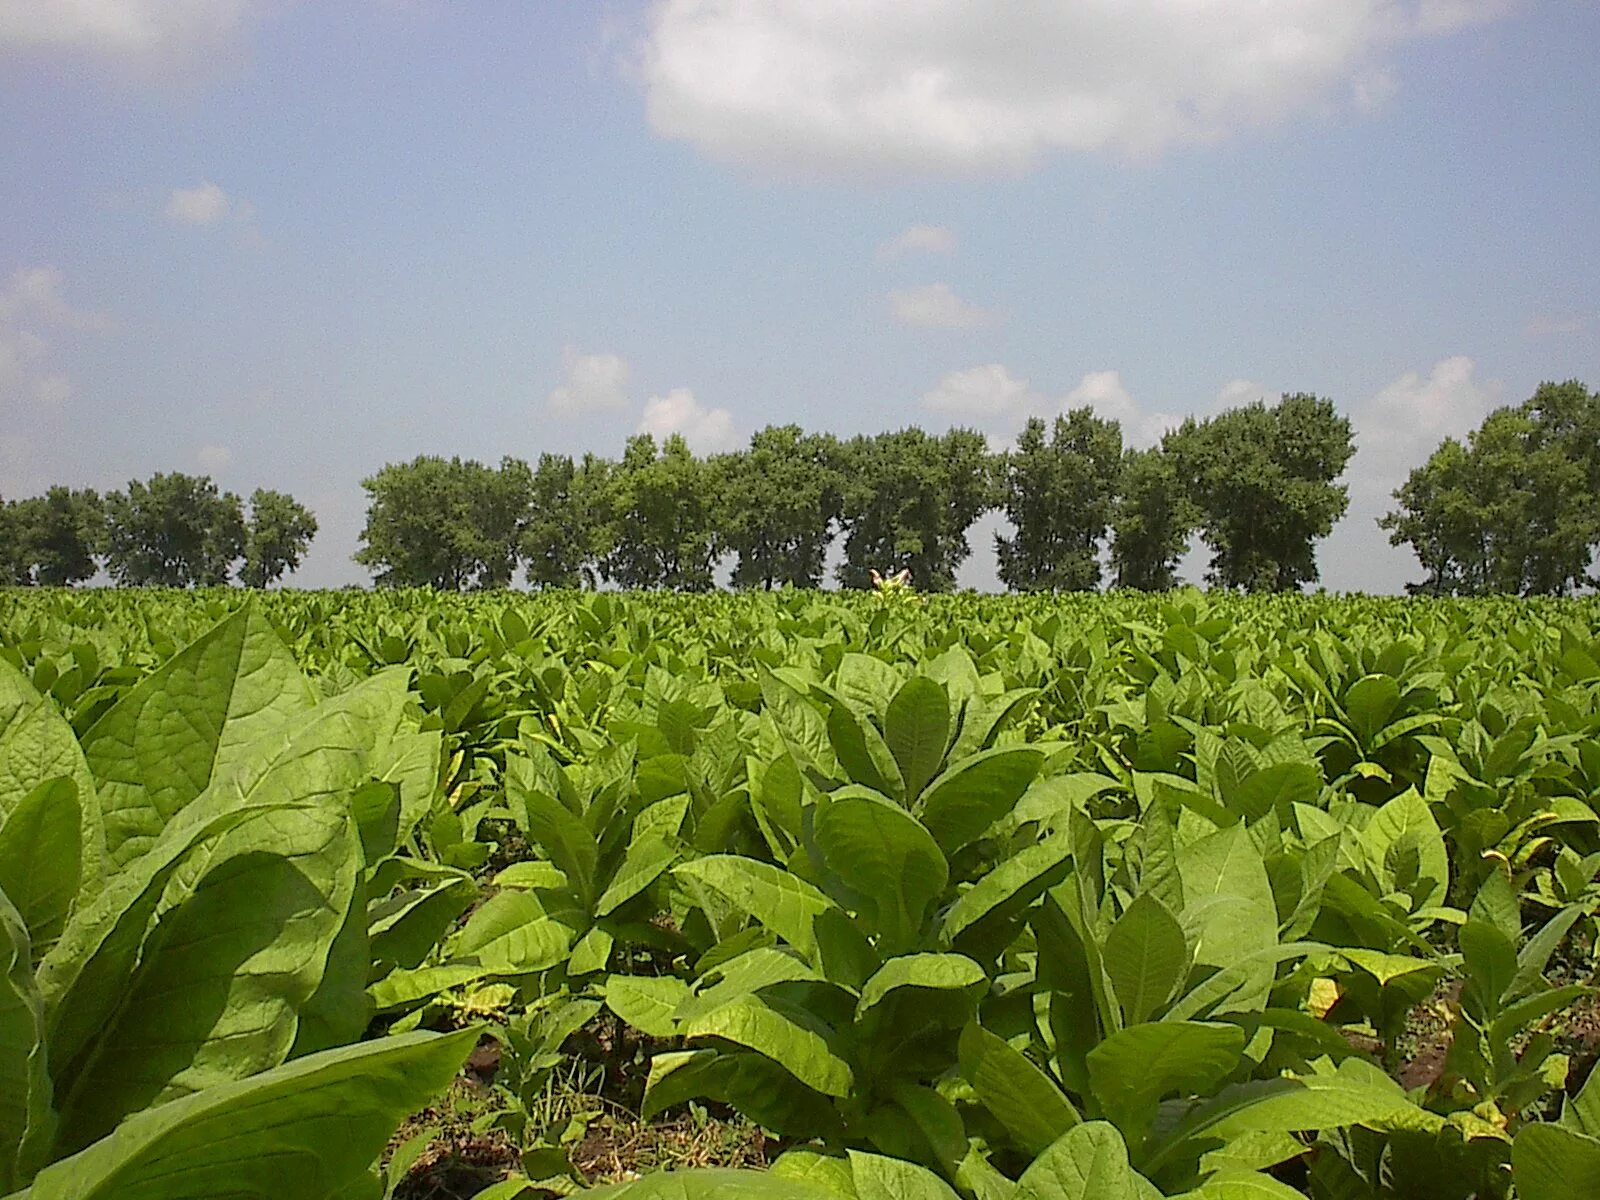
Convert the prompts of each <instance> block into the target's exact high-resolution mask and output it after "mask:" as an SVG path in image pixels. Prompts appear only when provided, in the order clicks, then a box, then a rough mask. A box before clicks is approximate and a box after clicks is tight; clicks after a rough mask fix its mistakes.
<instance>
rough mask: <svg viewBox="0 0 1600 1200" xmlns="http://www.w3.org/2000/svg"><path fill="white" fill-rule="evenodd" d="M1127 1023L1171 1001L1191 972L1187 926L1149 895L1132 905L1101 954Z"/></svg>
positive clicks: (1113, 927) (1113, 931)
mask: <svg viewBox="0 0 1600 1200" xmlns="http://www.w3.org/2000/svg"><path fill="white" fill-rule="evenodd" d="M1101 958H1102V960H1103V961H1104V963H1105V968H1106V974H1107V975H1109V976H1111V987H1112V990H1113V991H1114V992H1115V993H1116V997H1117V1002H1118V1003H1119V1004H1121V1006H1122V1014H1123V1018H1124V1020H1126V1022H1127V1023H1128V1024H1129V1025H1137V1024H1138V1023H1139V1022H1141V1021H1144V1020H1146V1019H1147V1018H1148V1017H1149V1016H1150V1014H1151V1013H1153V1012H1155V1011H1156V1009H1158V1008H1160V1007H1161V1006H1162V1005H1163V1004H1165V1003H1166V1002H1167V1001H1168V1000H1170V999H1171V998H1172V995H1173V993H1174V992H1175V991H1176V990H1177V988H1178V985H1179V984H1181V983H1182V982H1183V980H1184V977H1185V976H1187V975H1188V973H1189V947H1188V944H1187V943H1186V942H1185V941H1184V937H1183V926H1182V925H1180V924H1178V918H1177V917H1175V916H1173V915H1172V913H1171V912H1169V911H1168V910H1167V907H1166V905H1164V904H1162V903H1161V901H1159V900H1157V899H1156V898H1155V897H1154V896H1153V895H1151V894H1149V893H1148V892H1147V893H1145V894H1144V895H1142V896H1140V897H1139V898H1138V899H1136V900H1135V901H1134V902H1133V903H1132V904H1130V905H1129V906H1128V911H1127V912H1125V913H1123V914H1122V916H1120V917H1118V918H1117V921H1116V923H1115V924H1114V925H1112V926H1111V929H1110V932H1108V933H1107V934H1106V940H1105V946H1104V948H1103V950H1102V951H1101Z"/></svg>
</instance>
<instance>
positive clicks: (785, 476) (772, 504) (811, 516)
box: [712, 425, 844, 589]
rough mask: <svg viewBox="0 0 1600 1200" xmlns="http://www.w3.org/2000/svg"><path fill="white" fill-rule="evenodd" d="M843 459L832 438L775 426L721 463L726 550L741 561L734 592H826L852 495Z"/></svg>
mask: <svg viewBox="0 0 1600 1200" xmlns="http://www.w3.org/2000/svg"><path fill="white" fill-rule="evenodd" d="M838 455H839V449H838V442H837V441H836V440H835V439H834V438H833V437H832V436H830V435H824V434H807V433H805V432H804V431H803V430H801V428H800V427H799V426H798V425H782V426H777V425H769V426H768V427H767V428H765V429H762V430H759V431H758V432H757V433H755V434H754V435H753V436H752V437H751V439H750V447H749V449H748V450H742V451H740V452H738V453H736V454H726V455H722V456H721V457H719V458H717V459H714V460H713V462H712V466H713V469H714V470H715V471H717V472H718V473H719V474H720V476H721V497H722V507H721V510H720V512H719V514H718V528H719V530H720V532H721V535H722V539H721V540H722V545H723V546H724V547H725V548H726V549H727V550H729V551H731V552H732V553H733V554H734V555H736V556H737V557H736V559H735V562H734V568H733V586H734V587H737V588H754V587H760V588H767V589H770V588H775V587H784V586H789V587H801V588H814V587H820V586H821V584H822V572H823V559H824V557H825V556H826V554H827V550H828V545H829V543H830V542H831V541H832V540H833V535H834V524H835V522H837V521H838V519H839V514H840V504H841V493H842V491H843V487H844V480H843V476H842V475H841V473H840V471H839V468H838V465H837V459H838Z"/></svg>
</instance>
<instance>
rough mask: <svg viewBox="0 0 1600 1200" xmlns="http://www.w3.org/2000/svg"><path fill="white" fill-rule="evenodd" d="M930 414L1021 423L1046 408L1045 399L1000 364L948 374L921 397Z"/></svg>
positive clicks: (1047, 402)
mask: <svg viewBox="0 0 1600 1200" xmlns="http://www.w3.org/2000/svg"><path fill="white" fill-rule="evenodd" d="M922 403H923V405H924V406H926V407H927V408H929V409H932V410H933V411H934V412H938V413H946V414H948V415H949V416H951V417H956V418H960V419H962V420H971V421H976V422H979V423H980V424H981V423H988V422H993V423H996V424H1001V423H1003V424H1021V422H1022V421H1024V420H1026V419H1027V418H1028V417H1029V416H1030V415H1032V414H1034V413H1036V412H1039V411H1042V410H1043V409H1044V408H1045V407H1047V406H1048V405H1049V398H1048V397H1046V396H1045V395H1043V394H1042V393H1040V392H1037V391H1035V390H1034V388H1033V385H1032V384H1031V383H1029V382H1028V381H1027V380H1026V379H1018V378H1017V377H1016V376H1015V375H1013V374H1012V373H1011V372H1010V370H1008V369H1007V368H1006V367H1005V366H1003V365H1002V364H1000V363H986V364H984V365H983V366H981V367H968V368H967V369H966V370H963V371H951V372H950V373H949V374H948V375H946V376H945V377H944V378H943V379H941V380H939V382H938V383H937V384H936V385H935V386H934V387H933V389H932V390H931V391H929V392H927V393H926V394H925V395H924V396H923V397H922Z"/></svg>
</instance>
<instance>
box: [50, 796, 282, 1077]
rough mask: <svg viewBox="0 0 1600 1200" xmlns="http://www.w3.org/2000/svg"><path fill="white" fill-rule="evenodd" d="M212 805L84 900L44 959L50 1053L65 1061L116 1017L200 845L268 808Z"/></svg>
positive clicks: (183, 818) (195, 811)
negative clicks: (173, 884)
mask: <svg viewBox="0 0 1600 1200" xmlns="http://www.w3.org/2000/svg"><path fill="white" fill-rule="evenodd" d="M266 811H272V810H271V809H270V808H261V807H243V808H241V807H234V806H231V805H226V806H225V805H219V804H217V803H215V802H214V801H212V802H204V801H203V802H200V803H197V804H194V805H191V806H190V808H189V809H188V810H186V811H185V812H184V813H183V814H182V815H180V816H179V817H178V818H177V819H175V820H174V821H173V822H172V823H171V824H169V825H168V826H167V827H166V828H165V829H164V830H162V831H161V836H160V837H158V838H157V839H156V841H155V844H154V845H152V846H151V848H150V849H149V850H148V851H147V852H146V853H144V854H143V855H141V856H140V857H139V858H138V859H137V860H135V862H134V863H132V864H130V865H129V867H128V868H127V869H125V870H123V871H120V872H118V873H117V874H116V875H115V876H113V877H112V878H111V879H110V880H109V881H108V883H107V885H106V888H105V890H104V891H102V892H101V893H100V894H99V895H97V896H95V897H94V899H93V901H92V902H90V903H87V904H80V905H79V906H78V908H77V909H76V910H75V911H74V912H73V914H72V916H71V918H70V919H69V920H68V922H67V927H66V929H65V930H63V931H62V934H61V939H60V940H59V941H58V942H57V943H56V944H55V945H54V946H53V947H51V949H50V951H49V953H47V954H46V955H45V956H44V959H43V960H42V961H41V963H40V964H39V973H38V980H39V991H40V994H41V995H43V997H44V1001H45V1011H46V1013H47V1014H48V1016H49V1024H50V1052H51V1054H52V1056H54V1059H55V1061H56V1062H58V1063H61V1064H67V1063H70V1062H72V1061H73V1060H74V1059H76V1057H77V1056H78V1054H79V1052H80V1051H82V1050H83V1048H84V1047H85V1046H86V1045H87V1044H88V1042H89V1041H90V1039H92V1038H94V1037H96V1036H98V1035H99V1034H100V1033H101V1032H103V1030H104V1029H105V1027H106V1026H107V1024H109V1023H110V1021H111V1020H112V1018H113V1016H114V1014H115V1012H116V1010H117V1007H118V1005H119V1004H120V1003H121V1001H122V999H123V995H124V992H125V990H126V988H127V982H128V978H129V976H130V975H131V974H132V973H133V970H134V968H135V966H136V964H137V962H138V958H139V951H140V948H141V947H142V946H143V945H144V940H145V935H146V933H147V932H148V931H149V927H150V922H151V920H152V919H153V918H154V916H155V913H156V906H157V905H158V904H159V903H160V901H161V897H162V895H163V893H164V892H165V890H166V887H167V885H168V883H169V882H170V881H171V880H172V878H173V876H174V875H175V874H177V872H178V870H179V868H180V867H182V866H183V865H184V864H185V862H186V860H187V859H188V858H189V856H190V855H191V854H192V853H193V852H194V850H195V849H196V848H197V847H198V846H201V845H202V844H204V843H205V842H207V841H208V840H210V839H214V838H219V837H221V836H222V835H224V834H226V833H227V832H228V831H229V830H231V829H233V828H235V827H236V826H238V825H240V824H242V823H244V822H245V821H247V820H249V819H251V818H252V817H255V816H257V815H259V814H261V813H262V812H266Z"/></svg>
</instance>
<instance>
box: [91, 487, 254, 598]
mask: <svg viewBox="0 0 1600 1200" xmlns="http://www.w3.org/2000/svg"><path fill="white" fill-rule="evenodd" d="M105 514H106V568H107V570H109V571H110V572H111V576H112V578H113V579H115V580H116V581H117V582H118V583H122V584H131V585H134V586H136V587H152V586H154V587H220V586H222V585H224V584H226V583H227V582H228V577H229V576H230V575H231V574H232V572H233V568H234V565H235V564H236V563H237V562H238V561H239V559H240V558H241V557H242V556H243V554H244V548H245V523H244V507H243V505H242V504H241V502H240V500H239V497H238V496H236V495H234V494H233V493H232V492H219V491H218V490H217V485H216V484H215V483H213V482H212V481H211V479H210V477H209V476H193V475H183V474H179V473H176V472H174V473H172V474H169V475H163V474H156V475H152V476H151V477H150V479H149V480H148V481H146V482H142V483H141V482H140V481H138V480H131V481H130V482H129V483H128V487H127V490H126V491H121V492H112V493H111V494H110V495H108V496H107V497H106V499H105Z"/></svg>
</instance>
